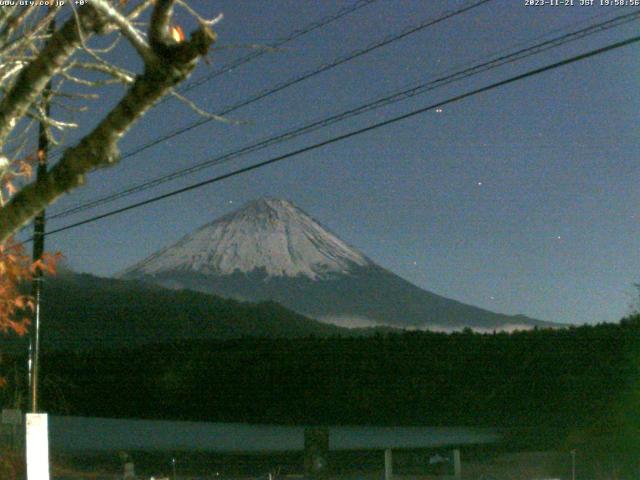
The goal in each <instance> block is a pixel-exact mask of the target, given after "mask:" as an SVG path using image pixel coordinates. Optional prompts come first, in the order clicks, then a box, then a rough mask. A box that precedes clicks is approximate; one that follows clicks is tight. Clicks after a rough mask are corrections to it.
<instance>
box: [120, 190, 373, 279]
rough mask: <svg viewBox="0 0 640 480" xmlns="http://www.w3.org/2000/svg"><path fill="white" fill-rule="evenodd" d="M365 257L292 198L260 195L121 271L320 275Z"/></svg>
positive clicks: (340, 270)
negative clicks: (298, 205)
mask: <svg viewBox="0 0 640 480" xmlns="http://www.w3.org/2000/svg"><path fill="white" fill-rule="evenodd" d="M370 264H371V261H370V260H369V259H367V257H365V256H364V255H363V254H362V253H360V252H358V251H357V250H355V249H353V248H351V247H350V246H349V245H347V244H346V243H345V242H343V241H342V240H340V239H339V238H338V237H336V236H335V235H334V234H332V233H330V232H329V231H327V230H326V229H325V228H324V227H323V226H321V225H320V224H319V223H318V222H316V221H315V220H314V219H313V218H311V217H310V216H309V215H307V214H306V213H305V212H303V211H302V210H300V209H299V208H298V207H296V206H295V205H294V204H293V203H291V202H289V201H287V200H282V199H277V198H261V199H258V200H254V201H252V202H250V203H248V204H247V205H245V206H244V207H243V208H241V209H240V210H237V211H235V212H232V213H229V214H228V215H225V216H223V217H221V218H220V219H218V220H215V221H214V222H212V223H209V224H207V225H205V226H203V227H201V228H200V229H198V230H197V231H195V232H194V233H192V234H189V235H187V236H185V237H183V238H182V239H181V240H180V241H179V242H178V243H176V244H174V245H172V246H170V247H167V248H165V249H163V250H160V251H159V252H157V253H155V254H153V255H152V256H150V257H149V258H147V259H145V260H143V261H142V262H140V263H138V264H136V265H134V266H133V267H131V268H129V269H128V270H127V271H125V272H124V273H123V275H125V276H138V275H158V274H162V273H167V272H194V273H201V274H205V275H226V274H232V273H234V272H243V273H249V272H252V271H256V270H263V271H264V272H266V274H267V275H269V276H287V277H296V276H298V275H302V276H306V277H309V278H312V279H317V278H321V277H323V276H325V275H331V274H333V273H348V272H349V271H351V270H352V269H353V268H354V267H356V266H366V265H370Z"/></svg>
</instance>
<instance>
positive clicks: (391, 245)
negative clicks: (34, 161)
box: [47, 0, 640, 323]
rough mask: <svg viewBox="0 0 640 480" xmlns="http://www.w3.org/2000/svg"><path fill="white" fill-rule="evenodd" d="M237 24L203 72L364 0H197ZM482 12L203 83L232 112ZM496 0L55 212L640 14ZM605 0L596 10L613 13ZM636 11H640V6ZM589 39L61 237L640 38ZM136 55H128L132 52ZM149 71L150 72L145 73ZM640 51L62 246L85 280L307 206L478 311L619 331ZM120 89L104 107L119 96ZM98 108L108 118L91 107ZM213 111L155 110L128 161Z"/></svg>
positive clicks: (387, 9)
mask: <svg viewBox="0 0 640 480" xmlns="http://www.w3.org/2000/svg"><path fill="white" fill-rule="evenodd" d="M191 3H192V5H193V6H194V7H195V8H196V9H198V10H199V11H200V12H202V13H203V14H206V15H208V16H214V15H216V14H217V13H219V12H222V13H224V20H223V21H222V23H220V24H219V25H218V26H217V32H218V34H219V42H218V46H219V47H233V48H221V49H219V50H217V51H214V52H213V55H212V57H211V60H212V61H211V64H210V65H205V64H203V65H201V66H200V67H199V68H198V70H197V71H196V73H195V74H194V76H193V78H196V79H197V78H200V77H201V76H203V75H206V74H207V73H208V72H211V71H213V70H215V69H217V68H220V67H221V66H223V65H225V64H227V63H229V62H231V61H233V59H235V58H237V57H239V56H243V55H246V54H247V53H248V52H250V50H247V49H246V48H242V46H245V45H247V44H258V45H269V44H271V43H273V42H274V41H276V40H277V39H279V38H281V37H284V36H287V35H289V34H290V33H291V32H292V31H294V30H296V29H299V28H302V27H303V26H305V25H307V24H309V23H310V22H313V21H314V20H317V19H320V18H322V17H325V16H327V15H331V14H333V13H335V12H336V11H338V10H340V8H343V7H345V6H348V5H350V4H352V2H345V1H325V0H289V1H287V0H240V1H239V0H221V1H218V0H215V1H214V0H194V1H192V2H191ZM469 3H472V2H470V1H454V0H438V1H436V0H433V1H432V0H378V1H377V2H374V3H372V4H371V5H369V6H366V7H363V8H361V9H359V10H357V11H356V12H354V13H352V14H350V15H347V16H345V17H343V18H341V19H340V20H339V21H337V22H334V23H333V24H331V25H329V26H328V27H325V28H322V29H318V30H316V31H315V32H313V33H311V34H309V35H306V36H304V37H302V38H300V39H298V40H296V41H294V42H291V43H290V44H287V45H286V46H284V47H282V48H280V49H278V50H277V51H275V52H269V53H267V54H265V55H262V56H261V57H260V58H259V59H257V60H255V61H252V62H250V63H249V64H247V65H244V66H241V67H239V68H237V69H234V70H233V71H232V72H229V73H226V74H225V75H222V76H220V77H218V78H216V79H214V80H212V81H210V82H207V83H204V84H203V85H201V86H199V87H197V88H195V89H193V90H192V91H190V92H189V93H188V96H189V97H190V98H191V99H193V100H194V101H196V102H197V103H198V105H199V106H201V107H202V108H205V109H207V110H209V111H213V112H218V111H221V110H224V107H226V106H228V105H231V104H234V103H235V102H237V101H239V100H242V99H243V98H246V97H248V96H250V95H253V94H255V93H256V92H259V91H261V90H263V89H265V88H270V87H271V86H273V85H275V84H278V83H280V82H283V81H285V80H288V79H290V78H293V77H295V76H298V75H300V74H301V73H303V72H306V71H308V70H312V69H314V68H316V67H317V66H318V65H321V64H323V63H329V62H331V61H332V60H333V59H335V58H336V57H340V56H343V55H345V54H348V53H350V52H352V51H354V50H357V49H360V48H363V47H365V46H367V45H369V44H371V43H373V42H377V41H379V40H381V39H383V38H385V37H387V36H390V35H393V34H396V33H398V32H400V31H402V30H403V29H405V28H407V27H409V26H412V25H417V24H419V23H421V22H422V21H424V20H425V19H428V18H431V17H434V18H435V17H437V16H440V15H442V14H443V12H445V11H448V10H455V9H457V8H460V7H461V6H463V5H466V4H469ZM579 3H580V2H579V0H575V2H574V6H567V7H561V6H557V7H555V6H549V5H547V6H542V7H541V6H538V7H536V6H526V5H525V0H494V1H492V2H489V3H487V4H485V5H482V6H480V7H477V8H475V9H473V10H471V11H469V12H466V13H464V14H461V15H458V16H456V17H455V18H452V19H450V20H447V21H444V22H441V23H439V24H437V25H435V26H433V27H431V28H427V29H425V30H423V31H421V32H419V33H416V34H414V35H410V36H408V37H407V38H404V39H403V40H400V41H398V42H395V43H393V44H391V45H389V46H386V47H384V48H381V49H378V50H376V51H374V52H372V53H370V54H367V55H363V56H361V57H359V58H357V59H355V60H354V61H351V62H347V63H346V64H344V65H342V66H339V67H337V68H335V69H333V70H331V71H329V72H325V73H322V74H320V75H317V76H314V77H313V78H310V79H308V80H306V81H304V82H300V83H298V84H297V85H295V86H293V87H291V88H288V89H286V90H284V91H282V92H280V93H278V94H275V95H272V96H269V97H268V98H265V99H263V100H261V101H258V102H255V103H253V104H252V105H250V106H247V107H245V108H242V109H239V110H238V111H236V112H234V113H233V114H232V115H230V118H232V119H234V120H238V121H241V122H244V123H242V124H239V125H238V124H234V125H229V124H223V123H216V122H210V123H208V124H206V125H204V126H202V127H199V128H196V129H194V130H192V131H190V132H189V133H187V134H184V135H181V136H178V137H175V138H173V139H171V140H170V141H167V142H163V143H162V144H160V145H158V146H156V147H153V148H150V149H147V150H146V151H144V152H143V153H141V154H139V155H136V156H133V157H131V158H127V159H126V160H124V161H123V162H122V163H121V164H120V165H118V166H116V167H114V168H112V169H109V170H103V171H100V172H96V173H94V174H93V175H92V176H90V177H88V179H87V185H86V186H85V187H83V188H82V189H81V190H78V191H76V192H74V193H73V194H71V195H69V196H68V197H67V198H65V199H64V200H63V201H61V202H59V203H58V204H56V205H55V206H54V207H52V208H51V210H50V213H52V214H53V213H55V212H59V211H61V210H63V209H65V208H69V207H71V206H74V205H77V204H79V203H82V202H86V201H89V200H91V199H93V198H95V197H97V196H100V195H104V194H108V193H111V192H114V191H117V190H120V189H121V188H123V187H127V186H130V185H135V184H136V183H138V182H142V181H145V180H147V179H150V178H153V177H156V176H158V175H162V174H165V173H169V172H172V171H174V170H176V169H179V168H184V167H187V166H190V165H194V164H196V163H198V162H200V161H203V160H206V159H207V158H209V157H212V156H216V155H219V154H223V153H225V152H228V151H231V150H234V149H237V148H240V147H242V146H244V145H246V144H247V143H249V142H253V141H255V140H257V139H261V138H264V137H266V136H270V135H275V134H277V133H280V132H283V131H286V130H288V129H290V128H292V127H294V126H298V125H303V124H304V123H306V122H310V121H312V120H316V119H320V118H323V117H325V116H328V115H331V114H334V113H338V112H341V111H343V110H347V109H349V108H352V107H355V106H358V105H360V104H362V103H365V102H367V101H369V100H374V99H376V98H378V97H381V96H383V95H385V94H388V93H391V92H394V91H396V90H399V89H401V88H403V87H408V86H411V85H414V84H417V83H420V82H423V81H426V80H429V79H432V78H435V77H437V76H439V75H442V74H443V73H445V72H454V71H457V70H460V69H462V68H464V67H467V66H470V65H473V64H476V63H479V62H481V61H484V60H487V59H489V58H492V57H495V56H499V55H501V54H505V53H508V52H510V51H513V50H516V49H518V48H522V47H523V46H529V45H532V44H534V43H536V42H539V41H541V40H542V39H546V38H551V37H553V36H557V35H560V34H562V33H566V32H569V31H572V30H577V29H578V28H581V27H584V26H587V25H589V24H593V23H597V22H600V21H603V20H605V19H607V18H612V17H614V16H616V15H620V14H621V13H630V12H632V11H633V8H632V7H623V8H618V7H614V6H608V7H599V6H593V7H587V6H580V5H579ZM596 3H599V1H597V2H596ZM636 8H637V7H636ZM638 24H639V23H638V22H637V21H636V22H632V23H629V24H627V25H625V26H623V27H620V28H615V29H612V30H608V31H606V32H602V33H598V34H596V35H591V36H589V37H588V38H585V39H582V40H579V41H576V42H573V43H570V44H568V45H565V46H562V47H559V48H556V49H552V50H550V51H547V52H544V53H542V54H540V55H537V56H533V57H530V58H528V59H525V60H523V61H521V62H516V63H513V64H510V65H507V66H504V67H502V68H499V69H496V70H492V71H490V72H486V73H484V74H480V75H477V76H474V77H471V78H468V79H465V80H463V81H460V82H457V83H453V84H451V85H449V86H446V87H444V88H440V89H437V90H434V91H432V92H429V93H426V94H424V95H421V96H417V97H414V98H411V99H409V100H406V101H403V102H399V103H397V104H394V105H392V106H388V107H385V108H381V109H379V110H375V111H373V112H369V113H367V114H365V115H362V116H360V117H357V118H353V119H349V120H347V121H345V122H342V123H339V124H336V125H332V126H330V127H328V128H326V129H322V130H319V131H316V132H314V133H312V134H309V135H306V136H303V137H300V138H297V139H295V140H293V141H290V142H284V143H281V144H279V145H277V146H274V147H270V148H267V149H265V150H262V151H260V152H258V153H254V154H250V155H247V156H245V157H242V158H241V159H235V160H233V161H230V162H228V163H226V164H224V165H220V166H217V167H214V168H209V169H206V170H203V171H201V172H199V173H197V174H194V175H191V176H188V177H185V178H182V179H180V180H178V181H175V182H172V183H168V184H164V185H162V186H161V187H158V188H156V189H153V190H149V191H147V192H144V193H140V194H138V195H133V196H130V197H127V198H126V199H122V200H120V201H118V202H114V203H111V204H109V205H106V206H103V207H100V208H98V209H96V210H92V211H87V212H83V213H82V214H78V215H76V216H73V217H66V218H60V219H58V220H55V221H51V222H50V224H49V228H57V227H60V226H64V225H66V224H68V223H71V222H73V221H78V220H82V219H83V218H87V217H90V216H92V215H94V214H97V213H102V212H106V211H108V210H110V209H113V208H116V207H119V206H124V205H126V204H128V203H130V202H133V201H136V200H141V199H144V198H147V197H150V196H153V195H156V194H158V193H162V192H166V191H169V190H172V189H175V188H179V187H181V186H185V185H187V184H190V183H194V182H197V181H200V180H203V179H205V178H208V177H212V176H215V175H218V174H221V173H224V172H227V171H230V170H232V169H234V168H237V167H240V166H245V165H248V164H251V163H255V162H259V161H262V160H265V159H268V158H270V157H273V156H276V155H278V154H282V153H285V152H288V151H290V150H294V149H296V148H300V147H302V146H305V145H308V144H311V143H314V142H318V141H321V140H324V139H327V138H330V137H332V136H334V135H338V134H340V133H343V132H347V131H349V130H352V129H355V128H359V127H362V126H365V125H368V124H371V123H375V122H377V121H380V120H383V119H385V118H389V117H391V116H393V115H397V114H400V113H403V112H408V111H410V110H413V109H416V108H419V107H422V106H425V105H429V104H432V103H434V102H437V101H441V100H444V99H446V98H448V97H451V96H455V95H457V94H459V93H462V92H465V91H468V90H472V89H474V88H478V87H480V86H483V85H487V84H490V83H492V82H495V81H497V80H500V79H503V78H508V77H509V76H512V75H515V74H518V73H522V72H525V71H527V70H529V69H532V68H535V67H539V66H542V65H545V64H548V63H553V62H555V61H559V60H561V59H563V58H567V57H570V56H572V55H576V54H578V53H582V52H586V51H588V50H591V49H594V48H597V47H600V46H603V45H606V44H608V43H612V42H615V41H617V40H621V39H624V38H627V37H631V36H634V35H637V33H638ZM119 54H120V55H122V56H123V58H124V61H125V63H126V62H128V59H127V58H126V57H127V55H128V52H127V51H125V50H122V51H121V52H120V53H119ZM129 66H131V67H134V65H129ZM639 75H640V46H639V45H637V44H636V45H632V46H629V47H625V48H621V49H618V50H615V51H613V52H609V53H605V54H603V55H599V56H597V57H595V58H591V59H588V60H585V61H583V62H580V63H576V64H573V65H570V66H568V67H564V68H559V69H556V70H553V71H551V72H548V73H544V74H542V75H539V76H535V77H531V78H528V79H526V80H524V81H521V82H517V83H514V84H511V85H509V86H506V87H503V88H499V89H496V90H493V91H491V92H487V93H484V94H480V95H477V96H474V97H473V98H469V99H465V100H462V101H460V102H457V103H455V104H451V105H448V106H445V107H443V109H442V111H438V112H436V111H431V112H428V113H426V114H424V115H420V116H418V117H414V118H412V119H409V120H406V121H403V122H399V123H396V124H394V125H391V126H388V127H385V128H382V129H378V130H375V131H372V132H369V133H366V134H363V135H360V136H357V137H354V138H352V139H349V140H346V141H344V142H340V143H336V144H333V145H331V146H328V147H326V148H323V149H318V150H315V151H313V152H311V153H308V154H303V155H300V156H297V157H294V158H291V159H288V160H286V161H284V162H281V163H279V164H276V165H273V166H269V167H266V168H262V169H259V170H256V171H253V172H251V173H248V174H245V175H241V176H238V177H234V178H233V179H230V180H227V181H224V182H220V183H216V184H214V185H210V186H207V187H204V188H201V189H198V190H194V191H192V192H189V193H186V194H183V195H180V196H176V197H172V198H171V199H168V200H164V201H161V202H158V203H155V204H153V205H149V206H146V207H143V208H139V209H136V210H132V211H130V212H127V213H124V214H121V215H118V216H114V217H110V218H108V219H105V220H103V221H100V222H96V223H92V224H90V225H85V226H82V227H79V228H75V229H72V230H69V231H66V232H63V233H59V234H57V235H53V236H51V237H49V238H48V240H47V241H48V245H47V248H48V249H49V250H61V251H62V252H63V253H64V254H65V255H66V256H67V258H68V261H69V263H70V265H71V266H72V267H73V268H74V269H76V270H78V271H86V272H91V273H94V274H98V275H111V274H113V273H115V272H117V271H119V270H121V269H123V268H124V267H126V266H128V265H131V264H132V263H134V262H136V261H138V260H140V259H142V258H143V257H145V256H147V255H148V254H150V253H152V252H153V251H155V250H157V249H159V248H160V247H162V246H165V245H167V244H170V243H173V242H174V241H176V240H177V239H178V238H180V237H181V236H183V235H184V234H186V233H188V232H190V231H191V230H193V229H195V228H197V227H199V226H200V225H202V224H204V223H207V222H209V221H211V220H213V219H215V218H217V217H219V216H221V215H222V214H224V213H227V212H229V211H231V210H233V209H236V208H238V207H240V206H242V204H243V203H245V202H247V201H249V200H252V199H254V198H256V197H260V196H265V195H269V196H274V197H284V198H287V199H289V200H291V201H293V202H295V203H296V204H297V205H298V206H300V207H301V208H302V209H304V210H306V211H307V212H308V213H310V214H311V215H312V216H314V217H315V218H316V219H318V220H319V221H320V222H322V223H323V224H325V225H326V226H328V227H329V228H330V229H331V230H332V231H333V232H335V233H336V234H338V235H339V236H341V237H342V238H343V239H344V240H346V241H347V242H349V243H351V244H352V245H353V246H355V247H357V248H359V249H360V250H362V251H363V252H364V253H365V254H366V255H367V256H369V257H370V258H372V259H373V260H375V261H376V262H378V263H379V264H381V265H382V266H384V267H386V268H388V269H390V270H392V271H394V272H396V273H398V274H399V275H401V276H403V277H405V278H407V279H408V280H410V281H412V282H414V283H415V284H417V285H419V286H420V287H423V288H425V289H427V290H431V291H433V292H436V293H438V294H441V295H444V296H447V297H450V298H454V299H457V300H460V301H463V302H465V303H470V304H474V305H478V306H481V307H484V308H487V309H490V310H494V311H497V312H504V313H511V314H515V313H523V314H526V315H529V316H532V317H536V318H540V319H544V320H552V321H559V322H572V323H585V322H588V323H594V322H601V321H615V320H618V319H619V318H620V317H622V316H623V315H625V314H626V313H628V312H629V304H630V303H631V302H632V301H633V299H634V297H633V294H634V288H633V283H634V282H639V281H640V248H639V247H640V188H639V187H638V185H639V182H638V176H639V175H640V163H639V162H638V158H639V157H640V137H639V136H638V134H639V133H640V132H639V129H638V114H639V112H640V88H639V84H638V81H639V79H640V77H639ZM116 94H117V90H113V92H111V93H109V94H108V95H107V96H106V97H105V98H104V99H103V102H102V103H101V105H104V104H109V102H112V101H115V100H116V99H117V95H116ZM95 111H96V112H100V111H101V108H100V106H99V105H98V106H96V107H95ZM194 120H197V116H196V115H195V114H194V113H193V112H192V111H190V110H189V109H188V108H186V107H184V106H183V105H180V104H178V103H177V102H176V101H174V100H170V101H167V102H165V103H163V104H162V105H160V106H159V107H158V108H157V109H156V110H154V111H153V112H151V113H149V114H148V115H147V116H146V117H145V118H144V119H143V120H142V122H141V123H140V125H138V126H137V127H136V128H135V130H134V131H132V132H131V133H130V134H129V135H128V136H127V137H126V139H125V141H124V142H123V144H122V151H123V152H127V151H129V150H131V149H133V148H135V147H136V146H138V145H140V144H142V143H144V142H147V141H150V140H152V139H154V138H155V137H157V136H159V135H162V134H164V133H166V132H169V131H172V130H173V129H175V128H176V127H179V126H182V125H187V124H189V123H190V122H193V121H194Z"/></svg>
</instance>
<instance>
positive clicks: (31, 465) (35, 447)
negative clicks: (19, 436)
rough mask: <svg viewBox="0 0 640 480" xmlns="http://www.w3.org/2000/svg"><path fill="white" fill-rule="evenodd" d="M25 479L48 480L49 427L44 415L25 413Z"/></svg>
mask: <svg viewBox="0 0 640 480" xmlns="http://www.w3.org/2000/svg"><path fill="white" fill-rule="evenodd" d="M27 479H28V480H49V425H48V418H47V414H46V413H27Z"/></svg>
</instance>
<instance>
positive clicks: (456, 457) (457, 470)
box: [453, 448, 462, 478]
mask: <svg viewBox="0 0 640 480" xmlns="http://www.w3.org/2000/svg"><path fill="white" fill-rule="evenodd" d="M453 476H454V477H456V478H460V477H461V476H462V462H461V461H460V450H459V449H457V448H456V449H455V450H454V451H453Z"/></svg>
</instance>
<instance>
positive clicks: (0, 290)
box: [0, 240, 60, 335]
mask: <svg viewBox="0 0 640 480" xmlns="http://www.w3.org/2000/svg"><path fill="white" fill-rule="evenodd" d="M59 258H60V254H55V255H51V254H45V255H43V257H42V259H41V260H38V261H36V262H32V261H31V258H30V257H29V255H27V253H26V251H25V248H24V246H23V245H22V244H19V243H15V242H14V241H12V240H10V241H8V242H7V243H5V244H4V245H0V332H2V333H8V332H14V333H16V334H18V335H24V334H25V333H26V332H27V329H28V327H29V323H30V321H29V318H28V317H29V314H30V313H31V312H33V310H34V302H33V298H32V297H31V296H30V295H26V294H24V293H23V292H22V291H21V287H24V285H25V282H28V281H30V280H31V279H32V277H33V275H34V274H35V273H36V272H37V271H38V270H40V271H41V272H43V273H50V274H53V273H55V268H56V263H57V262H58V260H59Z"/></svg>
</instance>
